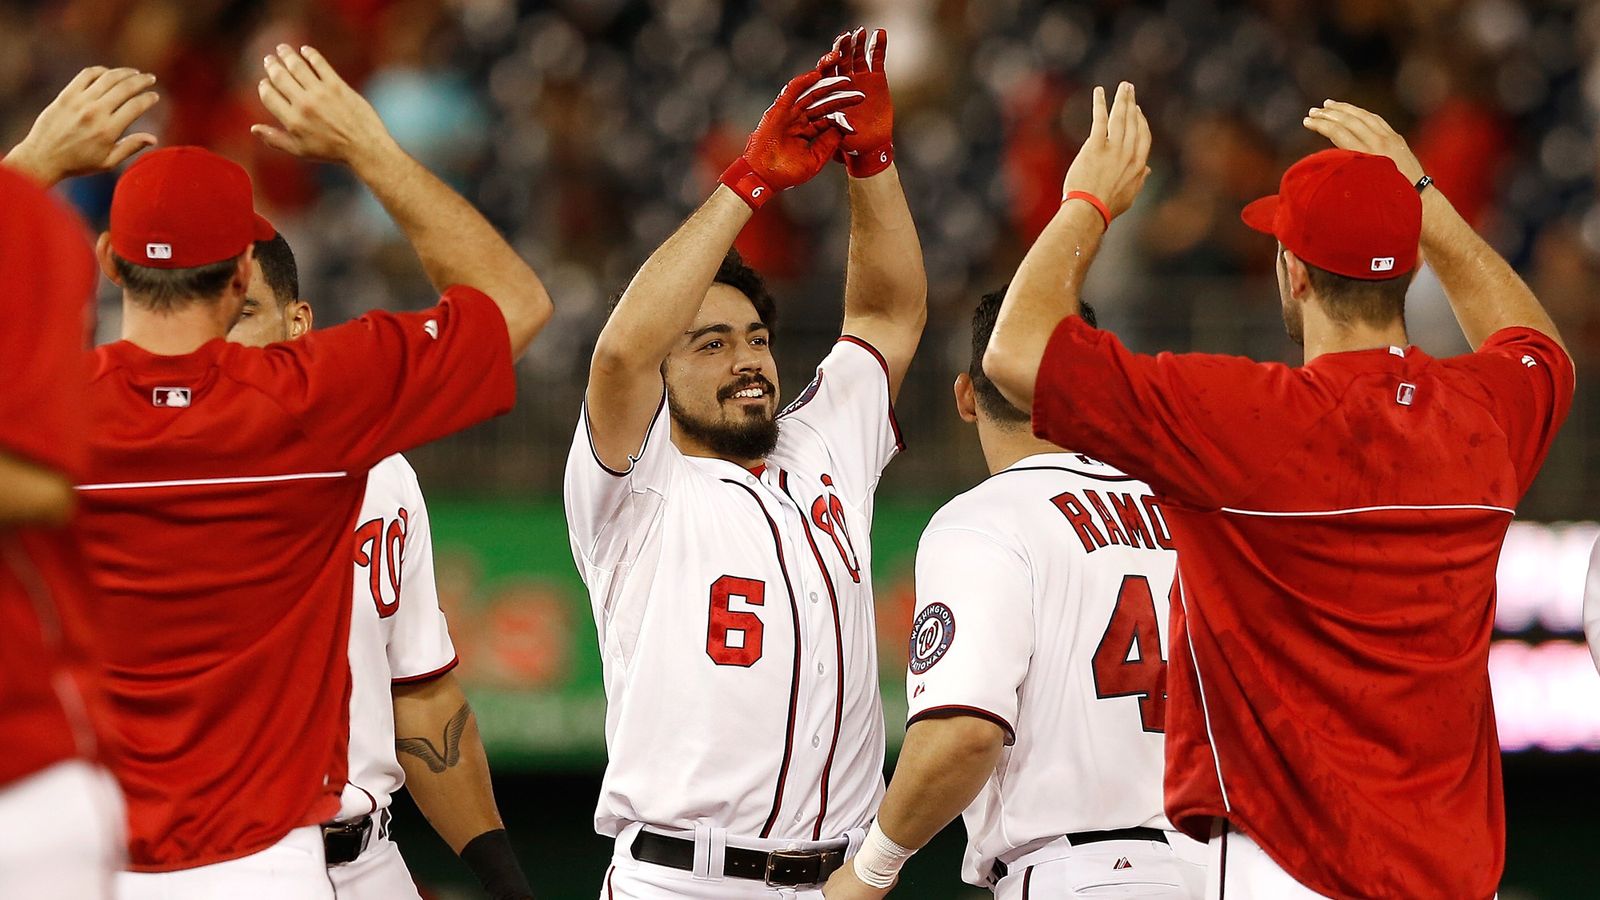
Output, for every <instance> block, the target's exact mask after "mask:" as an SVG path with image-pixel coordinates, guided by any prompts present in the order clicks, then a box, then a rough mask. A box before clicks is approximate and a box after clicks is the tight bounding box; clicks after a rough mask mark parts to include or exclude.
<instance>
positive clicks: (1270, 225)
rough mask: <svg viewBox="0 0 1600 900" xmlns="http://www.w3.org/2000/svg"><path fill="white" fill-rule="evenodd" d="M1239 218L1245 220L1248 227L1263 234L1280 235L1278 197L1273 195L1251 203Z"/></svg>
mask: <svg viewBox="0 0 1600 900" xmlns="http://www.w3.org/2000/svg"><path fill="white" fill-rule="evenodd" d="M1239 218H1241V219H1243V220H1244V223H1245V224H1246V225H1249V226H1250V227H1251V228H1254V229H1255V230H1256V231H1259V232H1261V233H1262V234H1270V235H1274V236H1276V235H1277V233H1278V230H1277V226H1278V195H1277V194H1273V195H1272V196H1270V197H1262V198H1261V199H1260V200H1257V201H1255V202H1253V203H1251V204H1250V205H1248V206H1246V207H1245V208H1244V210H1243V211H1242V212H1240V213H1239Z"/></svg>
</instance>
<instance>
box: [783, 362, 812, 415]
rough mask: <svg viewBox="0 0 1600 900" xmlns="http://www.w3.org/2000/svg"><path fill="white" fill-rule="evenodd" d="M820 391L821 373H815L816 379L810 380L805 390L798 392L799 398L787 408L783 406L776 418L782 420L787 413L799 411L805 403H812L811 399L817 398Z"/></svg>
mask: <svg viewBox="0 0 1600 900" xmlns="http://www.w3.org/2000/svg"><path fill="white" fill-rule="evenodd" d="M821 389H822V373H821V372H818V373H817V377H815V378H813V379H811V383H810V384H808V385H806V389H805V390H803V391H801V392H800V396H798V397H796V398H794V402H793V403H791V404H789V405H788V406H785V407H784V408H783V412H781V413H778V417H779V418H782V417H784V416H787V415H788V414H789V413H792V412H794V411H795V410H797V409H799V408H800V407H802V406H805V405H806V404H807V403H810V402H811V401H812V399H813V398H815V397H816V396H817V391H819V390H821Z"/></svg>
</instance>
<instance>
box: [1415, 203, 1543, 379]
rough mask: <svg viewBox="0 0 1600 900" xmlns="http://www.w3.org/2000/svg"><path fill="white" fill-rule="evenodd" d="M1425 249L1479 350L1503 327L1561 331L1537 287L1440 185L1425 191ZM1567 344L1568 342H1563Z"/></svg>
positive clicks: (1459, 318) (1467, 333)
mask: <svg viewBox="0 0 1600 900" xmlns="http://www.w3.org/2000/svg"><path fill="white" fill-rule="evenodd" d="M1422 200H1423V205H1422V253H1423V257H1424V258H1425V259H1426V260H1427V261H1428V265H1429V267H1431V268H1432V269H1433V271H1434V274H1436V275H1437V276H1438V277H1439V283H1440V285H1442V286H1443V287H1444V291H1445V296H1446V297H1448V298H1449V300H1450V306H1451V308H1452V309H1453V310H1454V311H1455V314H1456V319H1457V321H1459V322H1460V323H1461V330H1462V332H1463V333H1464V334H1466V337H1467V342H1468V343H1469V344H1471V345H1472V348H1473V349H1474V350H1476V349H1477V348H1478V346H1479V345H1481V344H1482V343H1483V342H1484V341H1485V340H1486V339H1488V337H1489V336H1490V335H1492V334H1494V333H1495V332H1496V331H1499V330H1500V329H1502V328H1511V327H1514V326H1522V327H1525V328H1532V329H1534V330H1535V331H1540V332H1543V333H1544V334H1547V335H1549V336H1550V337H1552V338H1554V339H1555V340H1556V341H1557V342H1559V341H1560V340H1561V336H1560V335H1559V334H1558V333H1557V332H1556V326H1555V323H1554V322H1553V321H1551V319H1550V316H1549V314H1548V313H1546V312H1545V310H1544V307H1543V306H1542V305H1540V303H1539V300H1538V298H1537V297H1535V296H1534V295H1533V291H1532V290H1531V289H1529V287H1528V285H1527V283H1526V282H1524V281H1523V280H1522V278H1521V277H1520V276H1518V275H1517V273H1516V271H1515V270H1514V269H1512V268H1511V265H1510V264H1509V263H1507V262H1506V261H1505V259H1504V258H1502V257H1501V256H1500V254H1498V253H1496V252H1495V251H1494V248H1492V247H1490V246H1489V244H1488V242H1486V241H1485V240H1484V239H1483V238H1482V237H1480V236H1479V235H1478V233H1477V232H1476V231H1474V230H1473V229H1472V226H1471V225H1469V224H1467V221H1466V220H1465V219H1463V218H1462V217H1461V214H1460V213H1458V212H1456V210H1455V207H1453V206H1451V205H1450V201H1449V200H1448V199H1446V198H1445V196H1444V194H1442V193H1440V192H1439V191H1438V190H1437V189H1431V190H1428V191H1425V192H1424V193H1423V195H1422ZM1563 346H1565V345H1563Z"/></svg>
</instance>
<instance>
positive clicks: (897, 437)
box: [839, 334, 906, 450]
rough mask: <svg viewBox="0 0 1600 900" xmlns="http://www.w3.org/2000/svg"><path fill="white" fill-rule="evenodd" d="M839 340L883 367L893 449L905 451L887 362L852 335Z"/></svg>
mask: <svg viewBox="0 0 1600 900" xmlns="http://www.w3.org/2000/svg"><path fill="white" fill-rule="evenodd" d="M839 340H840V341H842V342H845V343H851V344H855V345H856V346H857V347H860V348H861V349H863V350H865V351H867V352H868V353H871V354H872V358H873V359H875V360H877V361H878V365H880V366H882V367H883V389H884V390H885V391H887V392H888V394H889V427H890V428H891V429H893V430H894V448H895V449H896V450H904V449H906V440H905V438H904V437H903V436H901V434H900V420H899V419H896V418H895V415H894V388H893V386H891V385H890V384H889V363H888V361H887V360H885V359H884V358H883V354H882V353H879V352H878V348H877V347H874V346H872V345H871V344H869V343H867V342H866V341H864V340H862V339H861V338H858V337H856V336H855V335H853V334H841V335H839Z"/></svg>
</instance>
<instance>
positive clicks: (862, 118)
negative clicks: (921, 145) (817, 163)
mask: <svg viewBox="0 0 1600 900" xmlns="http://www.w3.org/2000/svg"><path fill="white" fill-rule="evenodd" d="M888 49H889V36H888V34H887V33H886V32H885V31H884V30H883V29H882V28H878V29H875V30H872V31H868V30H867V29H865V28H857V29H856V30H855V31H847V32H845V33H844V34H841V35H839V36H838V37H837V38H835V39H834V42H833V52H831V53H829V54H828V55H827V56H824V57H823V58H822V60H821V61H820V62H818V63H817V69H818V71H821V72H822V73H823V74H825V75H848V76H850V83H851V86H852V87H854V88H855V89H857V90H859V91H861V92H862V93H863V94H864V95H865V96H864V97H863V98H862V100H861V103H860V104H859V105H857V106H856V107H855V108H854V109H852V110H850V112H849V113H844V112H837V113H834V114H833V116H832V118H833V120H834V122H835V123H837V124H838V125H839V130H840V131H841V132H843V134H844V138H843V140H842V141H841V142H840V146H839V159H840V161H842V162H843V163H844V164H845V168H846V169H848V170H849V171H850V174H851V175H854V176H856V177H857V178H868V177H870V176H873V175H876V174H878V173H879V172H882V171H883V170H884V169H887V168H889V164H890V163H892V162H894V102H893V100H891V99H890V97H889V77H888V75H887V74H885V73H884V68H883V67H884V58H885V56H886V55H887V53H888Z"/></svg>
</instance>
